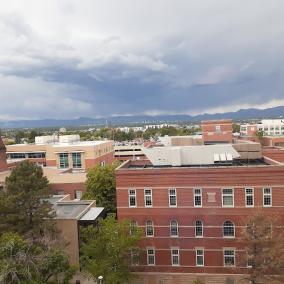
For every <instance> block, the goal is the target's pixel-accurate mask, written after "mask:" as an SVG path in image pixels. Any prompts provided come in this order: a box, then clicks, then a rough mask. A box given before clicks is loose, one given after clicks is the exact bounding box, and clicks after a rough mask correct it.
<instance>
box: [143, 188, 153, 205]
mask: <svg viewBox="0 0 284 284" xmlns="http://www.w3.org/2000/svg"><path fill="white" fill-rule="evenodd" d="M144 200H145V207H152V205H153V203H152V189H150V188H145V189H144Z"/></svg>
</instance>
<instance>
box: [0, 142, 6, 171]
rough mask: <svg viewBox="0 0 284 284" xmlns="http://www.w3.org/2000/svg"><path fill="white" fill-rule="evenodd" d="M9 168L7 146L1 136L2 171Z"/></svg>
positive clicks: (0, 157)
mask: <svg viewBox="0 0 284 284" xmlns="http://www.w3.org/2000/svg"><path fill="white" fill-rule="evenodd" d="M6 170H8V166H7V162H6V147H5V145H4V143H3V141H2V138H1V137H0V172H2V171H6Z"/></svg>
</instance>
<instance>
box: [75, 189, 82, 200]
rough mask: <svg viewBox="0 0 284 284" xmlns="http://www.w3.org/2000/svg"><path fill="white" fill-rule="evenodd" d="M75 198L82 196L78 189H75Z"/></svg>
mask: <svg viewBox="0 0 284 284" xmlns="http://www.w3.org/2000/svg"><path fill="white" fill-rule="evenodd" d="M74 195H75V199H81V198H82V196H83V191H82V190H79V189H75V194H74Z"/></svg>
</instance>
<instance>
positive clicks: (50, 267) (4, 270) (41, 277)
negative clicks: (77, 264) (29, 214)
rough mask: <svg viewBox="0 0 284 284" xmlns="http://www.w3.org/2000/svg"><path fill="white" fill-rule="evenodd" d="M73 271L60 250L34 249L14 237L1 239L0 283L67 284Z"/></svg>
mask: <svg viewBox="0 0 284 284" xmlns="http://www.w3.org/2000/svg"><path fill="white" fill-rule="evenodd" d="M74 272H75V269H74V268H72V267H70V265H69V260H68V257H67V256H66V255H65V254H64V253H63V252H62V251H61V250H59V249H56V248H51V249H49V248H48V247H46V246H45V247H44V246H39V245H35V244H32V243H29V242H28V241H27V240H24V239H23V238H22V237H20V235H18V234H17V233H5V234H3V235H2V236H1V238H0V282H1V283H7V284H14V283H22V284H24V283H25V284H28V283H34V284H45V283H62V284H65V283H69V280H70V279H71V278H72V276H73V275H74Z"/></svg>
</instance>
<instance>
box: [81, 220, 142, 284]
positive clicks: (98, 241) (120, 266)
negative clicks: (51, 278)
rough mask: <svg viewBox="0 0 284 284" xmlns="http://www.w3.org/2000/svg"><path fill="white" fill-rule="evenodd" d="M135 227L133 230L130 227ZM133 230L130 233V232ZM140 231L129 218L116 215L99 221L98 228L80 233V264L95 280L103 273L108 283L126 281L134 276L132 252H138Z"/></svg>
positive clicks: (113, 283)
mask: <svg viewBox="0 0 284 284" xmlns="http://www.w3.org/2000/svg"><path fill="white" fill-rule="evenodd" d="M131 229H132V230H131ZM130 230H131V233H130ZM141 234H142V232H141V230H140V229H139V228H135V230H133V227H131V224H130V222H129V221H128V220H123V221H121V222H117V221H116V220H115V217H114V216H113V215H110V216H108V217H107V218H106V219H104V220H100V221H99V224H98V227H92V226H89V227H87V228H85V229H83V230H82V232H81V240H82V245H81V255H82V257H81V264H82V267H83V269H84V270H85V271H86V272H88V273H89V274H90V275H92V276H93V277H94V278H95V279H97V278H98V276H100V275H102V276H103V277H104V280H105V282H106V283H109V284H118V283H126V282H128V281H129V279H130V278H131V276H132V275H131V273H130V265H131V262H130V252H132V253H133V254H134V255H137V254H138V253H139V248H138V243H139V241H140V239H141Z"/></svg>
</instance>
